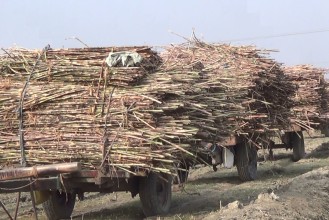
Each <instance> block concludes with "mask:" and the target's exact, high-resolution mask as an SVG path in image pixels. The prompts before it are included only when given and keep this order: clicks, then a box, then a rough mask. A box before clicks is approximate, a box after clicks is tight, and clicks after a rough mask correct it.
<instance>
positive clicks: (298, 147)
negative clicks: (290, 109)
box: [289, 131, 305, 162]
mask: <svg viewBox="0 0 329 220" xmlns="http://www.w3.org/2000/svg"><path fill="white" fill-rule="evenodd" d="M289 140H290V146H291V147H292V152H293V153H292V160H293V161H294V162H297V161H299V160H300V159H302V158H304V157H305V144H304V136H303V132H302V131H297V132H291V133H290V139H289Z"/></svg>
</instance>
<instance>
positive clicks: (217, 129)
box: [0, 40, 295, 172]
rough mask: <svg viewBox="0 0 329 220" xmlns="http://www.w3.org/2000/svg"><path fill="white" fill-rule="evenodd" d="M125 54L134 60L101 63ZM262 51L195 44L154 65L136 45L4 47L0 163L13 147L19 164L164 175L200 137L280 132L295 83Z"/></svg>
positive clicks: (9, 160)
mask: <svg viewBox="0 0 329 220" xmlns="http://www.w3.org/2000/svg"><path fill="white" fill-rule="evenodd" d="M127 51H128V52H137V53H138V54H139V55H140V56H142V57H143V61H142V62H141V63H139V64H136V65H135V66H129V67H127V66H121V65H119V66H118V65H115V66H111V65H108V63H107V62H105V59H106V58H107V57H108V55H109V53H111V52H127ZM266 53H267V52H266V51H260V50H258V49H256V48H253V47H234V46H230V45H214V44H205V43H203V42H199V41H197V40H196V41H193V42H189V43H187V44H184V45H177V46H171V47H168V48H165V51H164V52H163V53H162V54H161V55H160V57H161V59H160V58H159V57H158V56H157V55H156V54H155V53H154V52H153V51H151V50H150V49H149V48H143V47H133V48H126V47H125V48H84V49H61V50H48V51H47V52H46V53H41V51H31V50H24V49H11V50H8V51H6V54H5V55H4V56H1V57H0V77H1V79H0V89H1V95H0V104H1V105H0V155H1V156H0V164H1V165H6V164H8V165H12V164H19V163H20V160H21V159H22V157H21V150H20V148H21V146H22V145H23V146H24V149H25V150H24V152H25V157H26V161H27V163H28V165H32V164H47V163H56V162H69V161H80V162H82V163H83V164H84V166H86V167H90V168H97V167H100V166H101V165H110V166H113V167H116V168H119V169H123V170H127V171H129V172H134V170H132V169H131V168H132V167H134V169H139V168H142V169H147V170H153V171H162V172H171V171H172V170H173V169H172V168H173V163H174V162H175V160H176V159H179V158H177V155H179V154H181V153H184V154H190V153H189V151H190V150H191V147H193V146H198V144H199V143H200V141H207V142H212V141H218V140H221V139H222V138H224V137H227V136H229V135H240V134H248V133H253V132H269V131H276V130H279V129H283V128H285V127H286V126H287V124H288V121H289V120H288V118H289V114H290V109H289V108H290V105H291V102H290V99H289V98H290V97H291V95H292V94H293V93H294V89H295V87H294V86H293V85H291V83H290V82H289V81H288V80H287V79H286V76H285V75H284V74H283V72H282V71H281V69H280V66H279V64H277V63H276V62H274V61H273V60H271V59H268V58H266ZM40 55H41V57H40V59H39V62H38V64H37V65H36V68H35V69H33V66H34V65H35V63H36V60H37V58H38V56H40ZM161 60H162V62H161ZM160 64H161V65H160ZM159 65H160V66H159ZM32 72H33V74H32V75H31V73H32ZM29 76H31V79H30V81H29V84H28V86H27V87H26V95H25V96H24V102H23V105H22V107H23V118H22V119H23V120H21V117H20V114H19V109H20V106H21V100H22V99H21V95H22V90H23V88H24V85H25V84H26V80H27V79H28V78H29ZM20 125H21V126H22V125H23V129H20V128H19V127H20ZM20 134H23V135H22V136H23V137H24V143H22V142H21V141H20Z"/></svg>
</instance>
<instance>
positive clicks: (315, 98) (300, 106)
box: [283, 65, 328, 129]
mask: <svg viewBox="0 0 329 220" xmlns="http://www.w3.org/2000/svg"><path fill="white" fill-rule="evenodd" d="M283 70H284V72H285V74H286V75H287V76H289V79H290V81H291V82H293V83H294V84H296V86H297V91H296V94H295V96H294V97H293V108H292V110H293V112H294V117H293V120H294V121H295V122H296V123H297V124H299V125H300V126H301V127H303V128H305V129H314V128H317V127H318V125H319V124H321V121H322V120H321V118H322V115H323V114H324V113H325V112H327V100H328V99H327V96H328V91H326V83H325V80H324V74H325V70H324V69H321V68H316V67H313V66H311V65H297V66H291V67H284V68H283Z"/></svg>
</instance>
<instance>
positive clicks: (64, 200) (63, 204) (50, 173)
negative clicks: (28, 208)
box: [0, 162, 172, 219]
mask: <svg viewBox="0 0 329 220" xmlns="http://www.w3.org/2000/svg"><path fill="white" fill-rule="evenodd" d="M171 184H172V177H171V175H169V174H165V173H156V172H149V173H146V172H143V171H140V172H138V175H132V174H131V173H130V172H126V171H122V170H116V169H112V168H108V169H106V168H104V169H102V170H84V169H82V168H81V164H80V163H77V162H74V163H62V164H53V165H44V166H33V167H24V168H12V169H4V170H1V171H0V193H13V192H31V195H32V204H33V206H34V207H35V205H37V204H41V203H42V205H43V208H44V212H45V214H46V216H47V217H48V219H63V218H69V217H70V216H71V214H72V211H73V208H74V205H75V201H76V197H79V199H83V193H84V192H106V193H112V192H119V191H125V192H127V191H129V192H130V193H131V195H132V197H135V196H136V195H137V194H139V197H140V201H141V203H142V208H143V212H144V214H145V215H146V216H154V215H161V214H165V213H166V212H168V210H169V208H170V204H171ZM19 195H20V194H19ZM0 202H1V201H0ZM17 203H19V198H18V199H17ZM2 207H3V209H4V210H6V208H5V206H3V205H2ZM17 207H18V204H17ZM34 210H35V209H34ZM17 211H18V210H17V209H16V213H15V214H14V216H15V217H16V216H17ZM6 212H7V214H8V215H9V216H11V215H10V214H9V213H8V211H7V210H6ZM12 217H13V216H12ZM12 217H10V218H12Z"/></svg>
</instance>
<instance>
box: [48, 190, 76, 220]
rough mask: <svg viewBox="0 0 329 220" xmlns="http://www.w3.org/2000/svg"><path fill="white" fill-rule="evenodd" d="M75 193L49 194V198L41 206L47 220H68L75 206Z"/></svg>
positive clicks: (58, 192) (55, 192)
mask: <svg viewBox="0 0 329 220" xmlns="http://www.w3.org/2000/svg"><path fill="white" fill-rule="evenodd" d="M75 197H76V194H75V193H65V192H60V191H58V190H57V191H53V192H51V195H50V198H49V199H48V200H47V201H46V202H44V203H43V204H42V206H43V209H44V212H45V213H46V216H47V218H48V219H49V220H57V219H70V217H71V214H72V212H73V208H74V205H75Z"/></svg>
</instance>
